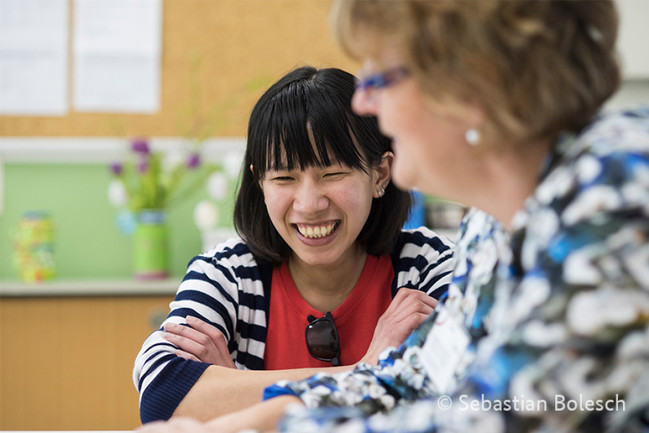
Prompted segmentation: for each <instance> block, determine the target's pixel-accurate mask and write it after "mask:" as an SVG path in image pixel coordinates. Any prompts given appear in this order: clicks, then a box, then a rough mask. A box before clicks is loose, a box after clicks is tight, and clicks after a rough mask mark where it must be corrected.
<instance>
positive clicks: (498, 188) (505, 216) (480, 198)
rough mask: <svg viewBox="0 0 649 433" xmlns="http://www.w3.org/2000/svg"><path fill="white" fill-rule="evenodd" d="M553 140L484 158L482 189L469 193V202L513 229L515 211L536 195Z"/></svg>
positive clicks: (512, 147) (482, 162) (513, 147)
mask: <svg viewBox="0 0 649 433" xmlns="http://www.w3.org/2000/svg"><path fill="white" fill-rule="evenodd" d="M553 143H554V141H553V140H540V141H537V142H533V143H526V144H524V145H523V146H510V147H507V149H510V150H505V151H503V152H493V153H490V154H489V155H485V158H482V159H481V161H480V164H481V165H482V168H481V169H480V170H479V171H478V173H480V174H481V175H482V179H481V180H480V183H479V184H480V187H479V188H475V189H474V190H473V191H472V192H471V193H469V195H470V198H469V200H467V201H466V203H468V204H470V205H472V206H475V207H478V208H480V209H482V210H484V211H485V212H487V213H489V214H491V215H493V216H494V217H495V218H497V219H498V220H499V221H500V222H501V223H502V224H503V225H504V226H505V227H510V226H511V222H512V219H513V217H514V215H515V214H516V212H518V211H519V210H520V209H522V208H523V206H524V204H525V200H526V199H527V198H528V197H529V196H531V195H532V194H533V193H534V190H535V189H536V187H537V185H538V180H539V179H538V178H539V174H540V171H541V166H542V164H543V161H544V159H545V157H546V155H547V154H548V152H549V150H550V148H551V146H552V144H553Z"/></svg>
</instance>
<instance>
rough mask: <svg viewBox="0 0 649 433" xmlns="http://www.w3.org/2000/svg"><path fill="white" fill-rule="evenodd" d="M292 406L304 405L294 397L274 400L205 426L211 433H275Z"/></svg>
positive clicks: (217, 419)
mask: <svg viewBox="0 0 649 433" xmlns="http://www.w3.org/2000/svg"><path fill="white" fill-rule="evenodd" d="M292 404H302V402H301V401H300V400H299V399H298V398H296V397H293V396H281V397H276V398H272V399H270V400H267V401H264V402H261V403H257V404H255V405H254V406H250V407H248V408H246V409H243V410H240V411H237V412H233V413H230V414H228V415H225V416H222V417H220V418H216V419H214V420H212V421H210V422H208V423H207V424H206V425H205V426H206V427H208V428H209V430H210V431H214V432H218V433H226V432H227V433H229V432H232V433H234V432H239V431H242V430H247V429H250V430H256V431H262V432H274V431H276V429H277V424H278V423H279V421H280V419H281V418H282V417H283V416H284V414H285V412H286V408H287V407H288V406H289V405H292Z"/></svg>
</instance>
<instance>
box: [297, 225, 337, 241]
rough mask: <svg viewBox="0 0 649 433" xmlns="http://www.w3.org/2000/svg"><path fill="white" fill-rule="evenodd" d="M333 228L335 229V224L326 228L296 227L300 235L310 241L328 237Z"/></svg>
mask: <svg viewBox="0 0 649 433" xmlns="http://www.w3.org/2000/svg"><path fill="white" fill-rule="evenodd" d="M334 227H336V224H335V223H332V224H328V225H326V226H315V227H313V226H309V227H306V226H303V225H298V226H297V229H298V231H299V232H300V234H301V235H302V236H304V237H307V238H311V239H318V238H323V237H325V236H329V235H330V234H331V232H332V231H333V230H334Z"/></svg>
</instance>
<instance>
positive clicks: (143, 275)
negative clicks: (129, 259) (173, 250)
mask: <svg viewBox="0 0 649 433" xmlns="http://www.w3.org/2000/svg"><path fill="white" fill-rule="evenodd" d="M133 268H134V273H135V278H137V279H140V280H155V279H162V278H167V277H168V276H169V245H168V234H167V223H166V218H165V213H164V211H160V210H146V211H142V212H140V213H139V214H138V215H137V225H136V226H135V235H134V243H133Z"/></svg>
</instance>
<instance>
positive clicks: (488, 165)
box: [152, 0, 649, 433]
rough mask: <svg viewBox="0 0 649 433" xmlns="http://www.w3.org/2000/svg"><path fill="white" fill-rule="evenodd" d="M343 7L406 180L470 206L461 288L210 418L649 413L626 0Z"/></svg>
mask: <svg viewBox="0 0 649 433" xmlns="http://www.w3.org/2000/svg"><path fill="white" fill-rule="evenodd" d="M335 5H336V6H335V9H334V13H333V16H334V23H335V29H336V33H337V36H338V37H339V39H340V40H341V41H342V44H343V46H344V47H346V48H347V50H348V51H349V52H350V53H352V54H353V55H355V56H356V57H357V58H358V59H359V60H362V61H363V63H364V68H363V75H364V76H365V78H364V79H362V80H361V83H360V85H359V86H358V90H357V92H356V94H355V95H354V100H353V106H354V109H355V111H356V112H357V113H360V114H371V115H375V116H377V118H378V121H379V125H380V127H381V131H382V132H384V133H385V134H387V135H388V136H390V137H392V139H393V140H394V145H393V148H394V153H395V159H394V164H393V166H392V177H393V180H394V182H395V183H396V184H397V185H399V186H401V187H403V188H410V187H417V188H419V189H420V190H422V191H423V192H427V193H431V194H439V195H441V196H443V197H446V198H449V199H452V200H454V201H457V202H459V203H462V204H464V205H467V206H471V207H472V210H470V211H469V212H468V214H467V216H466V218H465V220H464V222H463V225H462V227H461V230H460V234H459V237H458V240H457V243H456V249H455V257H456V260H457V265H456V269H455V270H454V275H453V281H452V284H451V286H450V289H449V295H448V298H447V301H446V302H444V303H443V305H442V304H440V306H438V308H436V310H435V313H433V314H432V315H431V317H430V319H429V320H426V321H425V322H424V323H423V324H422V325H421V326H420V328H418V329H417V330H416V331H415V332H414V333H413V334H412V335H411V336H410V337H409V338H408V340H407V341H406V342H405V343H404V345H402V346H401V347H400V348H399V349H397V350H393V351H388V352H387V353H384V355H382V358H381V360H380V361H379V366H378V367H367V366H359V367H357V368H356V369H355V370H354V371H353V372H342V373H339V374H335V375H317V376H314V377H312V378H309V379H307V380H304V381H293V382H282V383H279V384H276V385H275V386H273V387H271V388H269V389H267V391H266V396H267V397H272V398H270V399H269V400H268V401H266V402H264V403H263V404H260V405H257V406H254V407H252V408H250V409H249V410H247V411H245V412H242V413H238V414H234V415H231V416H228V417H226V418H221V419H217V420H215V421H213V422H211V423H208V424H206V425H203V426H201V428H199V429H196V428H193V430H192V431H194V432H197V431H219V432H227V431H236V430H237V429H239V428H241V427H244V426H249V427H250V426H253V425H254V426H255V427H256V428H259V429H270V430H274V429H275V428H277V426H276V424H275V422H276V421H277V419H278V417H279V414H282V413H283V410H284V408H285V407H287V406H288V405H289V404H295V403H296V402H302V403H303V404H304V405H305V406H306V407H302V408H300V407H299V406H296V407H293V408H292V409H290V411H289V413H288V416H287V417H286V418H284V420H283V421H282V423H281V424H280V425H279V427H278V430H280V431H283V432H300V433H308V432H315V431H317V432H330V431H340V432H343V431H344V432H345V433H350V432H364V433H367V432H395V431H400V432H505V431H507V432H528V431H529V432H531V431H534V432H550V431H552V432H554V431H560V432H600V431H609V432H639V431H646V430H647V426H648V425H649V423H648V420H649V392H648V389H649V319H648V318H649V205H648V204H649V107H647V106H644V107H640V108H633V109H628V110H627V111H622V112H609V111H607V110H602V105H603V104H604V102H605V101H606V100H607V98H609V97H610V96H611V95H612V94H613V93H614V92H615V91H616V89H617V87H618V85H619V81H620V72H619V68H618V64H617V56H616V51H615V43H616V34H617V27H618V21H617V14H616V10H615V5H614V3H613V1H612V0H598V1H588V2H586V1H559V0H551V1H528V0H456V1H453V0H447V1H442V0H439V1H430V0H421V1H416V0H411V1H406V0H404V1H397V0H395V1H371V0H338V1H336V3H335ZM440 354H443V355H444V356H440ZM325 390H326V392H325ZM242 420H245V422H243V421H242ZM170 427H171V426H165V425H162V426H158V428H160V429H161V430H162V431H164V430H165V429H166V428H170ZM152 430H155V428H153V429H152Z"/></svg>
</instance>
